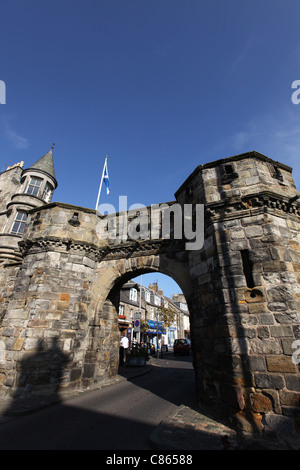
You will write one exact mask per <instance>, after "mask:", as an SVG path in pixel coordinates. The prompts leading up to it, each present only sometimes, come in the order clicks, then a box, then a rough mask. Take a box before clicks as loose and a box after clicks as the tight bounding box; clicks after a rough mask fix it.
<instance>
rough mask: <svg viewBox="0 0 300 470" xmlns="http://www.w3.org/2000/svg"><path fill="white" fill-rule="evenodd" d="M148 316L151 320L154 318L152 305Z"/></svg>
mask: <svg viewBox="0 0 300 470" xmlns="http://www.w3.org/2000/svg"><path fill="white" fill-rule="evenodd" d="M150 318H151V320H154V307H151V308H150Z"/></svg>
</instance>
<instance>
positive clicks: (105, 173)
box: [95, 156, 110, 211]
mask: <svg viewBox="0 0 300 470" xmlns="http://www.w3.org/2000/svg"><path fill="white" fill-rule="evenodd" d="M103 181H104V184H105V186H106V194H109V192H110V187H109V177H108V169H107V156H106V157H105V162H104V167H103V171H102V176H101V181H100V186H99V191H98V197H97V202H96V207H95V209H96V211H97V210H98V204H99V198H100V193H101V188H102V183H103Z"/></svg>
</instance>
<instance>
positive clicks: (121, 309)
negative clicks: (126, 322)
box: [119, 305, 124, 315]
mask: <svg viewBox="0 0 300 470" xmlns="http://www.w3.org/2000/svg"><path fill="white" fill-rule="evenodd" d="M119 315H124V305H119Z"/></svg>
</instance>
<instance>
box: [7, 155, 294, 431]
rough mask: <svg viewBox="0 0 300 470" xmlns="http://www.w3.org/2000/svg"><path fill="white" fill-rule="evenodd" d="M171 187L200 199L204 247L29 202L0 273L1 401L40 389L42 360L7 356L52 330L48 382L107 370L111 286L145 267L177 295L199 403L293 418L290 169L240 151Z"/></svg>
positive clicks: (221, 411)
mask: <svg viewBox="0 0 300 470" xmlns="http://www.w3.org/2000/svg"><path fill="white" fill-rule="evenodd" d="M175 196H176V200H177V203H178V204H179V205H180V206H184V205H185V204H204V206H205V221H204V245H203V246H201V247H198V248H196V249H195V250H188V249H187V248H186V245H185V240H184V239H180V240H178V239H174V237H173V238H170V239H165V238H163V237H161V236H156V237H154V239H145V240H131V239H130V240H126V241H125V242H124V240H121V241H120V240H118V239H113V238H112V236H111V235H112V231H111V228H110V225H109V220H108V223H107V224H106V219H105V224H103V223H102V222H103V220H102V219H101V218H99V217H98V216H97V214H96V213H95V211H93V210H89V209H83V208H78V207H75V206H69V205H66V204H62V203H53V204H49V205H46V206H43V207H41V208H37V209H34V210H32V211H30V214H29V220H28V225H27V229H26V233H24V236H23V238H22V239H21V240H20V243H19V245H20V250H21V254H22V263H21V264H20V265H19V267H18V269H17V274H16V266H6V267H5V268H4V267H3V269H2V268H1V273H0V277H1V280H3V285H4V287H3V290H2V292H3V297H2V298H1V299H0V301H1V304H2V305H3V308H4V310H3V312H2V313H1V317H3V320H2V324H1V337H0V393H1V397H3V399H5V398H7V397H11V396H12V395H13V394H14V393H15V392H26V393H28V392H29V390H30V393H31V392H34V391H37V392H38V391H39V390H42V389H43V388H45V386H46V385H47V384H46V383H45V380H48V379H49V374H48V373H45V367H47V364H45V361H44V363H43V367H41V369H39V365H41V364H39V363H38V361H35V362H31V363H28V361H27V362H26V364H27V366H26V367H29V369H26V371H27V374H26V373H25V374H24V373H23V372H24V371H22V374H21V373H20V372H21V371H20V367H21V364H22V363H24V359H25V358H26V357H27V356H29V355H30V354H34V353H35V352H36V351H44V352H47V351H53V349H51V344H52V340H53V338H57V340H56V343H55V344H56V348H55V350H56V351H57V349H59V350H60V351H61V352H62V353H63V354H65V355H68V361H66V362H65V365H64V369H63V371H60V372H61V373H60V374H59V377H60V383H59V384H58V385H59V386H60V388H61V389H64V390H79V389H82V387H86V388H93V387H94V386H97V384H99V380H100V379H101V377H102V378H103V379H105V377H106V375H107V374H108V375H109V374H114V373H115V370H116V368H115V366H114V363H115V362H114V357H113V354H112V355H111V356H110V354H109V353H108V351H109V350H110V349H109V348H110V346H109V343H110V342H111V343H112V344H115V343H116V341H117V339H116V334H114V330H115V323H114V314H113V307H112V305H113V304H112V303H111V302H113V301H114V299H113V292H114V289H117V288H118V286H119V283H122V282H123V280H126V279H129V278H130V277H134V276H136V275H138V274H140V273H146V272H153V271H157V272H162V273H164V274H167V275H169V276H171V277H173V279H174V280H175V281H176V282H177V283H178V285H179V286H180V287H181V289H182V291H183V293H184V295H185V297H186V300H187V302H188V306H189V311H190V320H191V335H192V344H193V358H194V367H195V374H196V387H197V394H198V397H199V402H201V403H202V404H203V406H204V407H206V406H207V407H209V408H210V409H212V410H213V411H214V412H215V413H216V414H217V415H218V416H220V415H223V416H224V417H226V418H229V417H232V416H233V415H234V416H236V417H238V419H239V420H240V421H243V422H247V423H250V424H249V426H250V429H254V428H255V429H259V430H262V429H263V428H271V429H272V427H273V428H274V427H276V428H277V427H278V426H284V428H285V429H288V430H289V431H292V430H293V429H294V427H295V426H297V419H298V418H297V416H298V415H299V397H300V374H299V366H298V364H299V362H298V359H299V358H298V356H297V354H296V355H295V353H297V351H295V348H294V346H295V344H296V343H297V340H298V339H299V325H300V321H299V313H298V312H299V295H300V294H299V281H300V278H299V272H300V255H299V253H300V236H299V233H300V230H299V226H300V206H299V202H298V198H299V193H298V191H297V190H296V188H295V185H294V182H293V179H292V176H291V169H290V168H289V167H287V166H286V165H284V164H281V163H278V162H274V161H272V160H270V159H268V158H267V157H265V156H263V155H261V154H258V153H257V152H250V153H248V154H243V155H240V156H236V157H231V158H229V159H224V160H219V161H217V162H212V163H208V164H206V165H202V166H199V167H198V168H196V170H195V171H194V172H193V173H192V174H191V175H190V176H189V178H188V179H187V180H186V181H185V183H184V184H183V185H182V186H181V188H179V190H178V191H177V193H176V194H175ZM118 217H120V215H119V214H118V215H117V218H118ZM5 274H6V275H5ZM6 279H7V280H6ZM12 283H13V284H12ZM105 302H106V303H105ZM100 326H101V328H102V330H101V328H100ZM108 332H110V334H108ZM41 340H42V341H41ZM99 344H100V346H101V345H103V348H102V346H101V347H98V345H99ZM296 346H297V344H296ZM101 348H102V349H101ZM38 357H41V355H38ZM43 357H49V355H48V356H47V354H46V355H43ZM101 361H102V366H101V367H100V365H98V366H97V367H98V368H97V367H96V365H95V364H96V363H97V364H100V362H101ZM28 364H29V365H28ZM48 366H49V368H51V357H49V364H48ZM30 368H35V369H34V370H35V373H34V374H32V373H31V372H32V371H31V370H30ZM39 371H40V372H41V373H40V374H39ZM20 377H21V378H22V380H20ZM30 377H34V380H35V383H34V384H30V383H29V382H28V381H29V380H30ZM50 377H51V380H52V379H53V380H55V377H57V374H56V376H55V374H54V376H52V375H51V374H50ZM47 378H48V379H47ZM33 385H34V386H33ZM30 387H31V388H30Z"/></svg>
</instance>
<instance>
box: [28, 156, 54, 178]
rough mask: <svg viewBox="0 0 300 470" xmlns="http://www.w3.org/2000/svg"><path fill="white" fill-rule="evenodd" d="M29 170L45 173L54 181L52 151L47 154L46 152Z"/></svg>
mask: <svg viewBox="0 0 300 470" xmlns="http://www.w3.org/2000/svg"><path fill="white" fill-rule="evenodd" d="M30 168H31V169H35V170H40V171H43V172H44V173H47V175H49V176H52V178H54V180H55V181H56V178H55V170H54V163H53V154H52V149H51V150H49V152H47V153H46V154H45V155H44V156H43V157H42V158H40V159H39V160H38V161H37V162H35V163H34V164H33V165H31V167H30Z"/></svg>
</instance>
